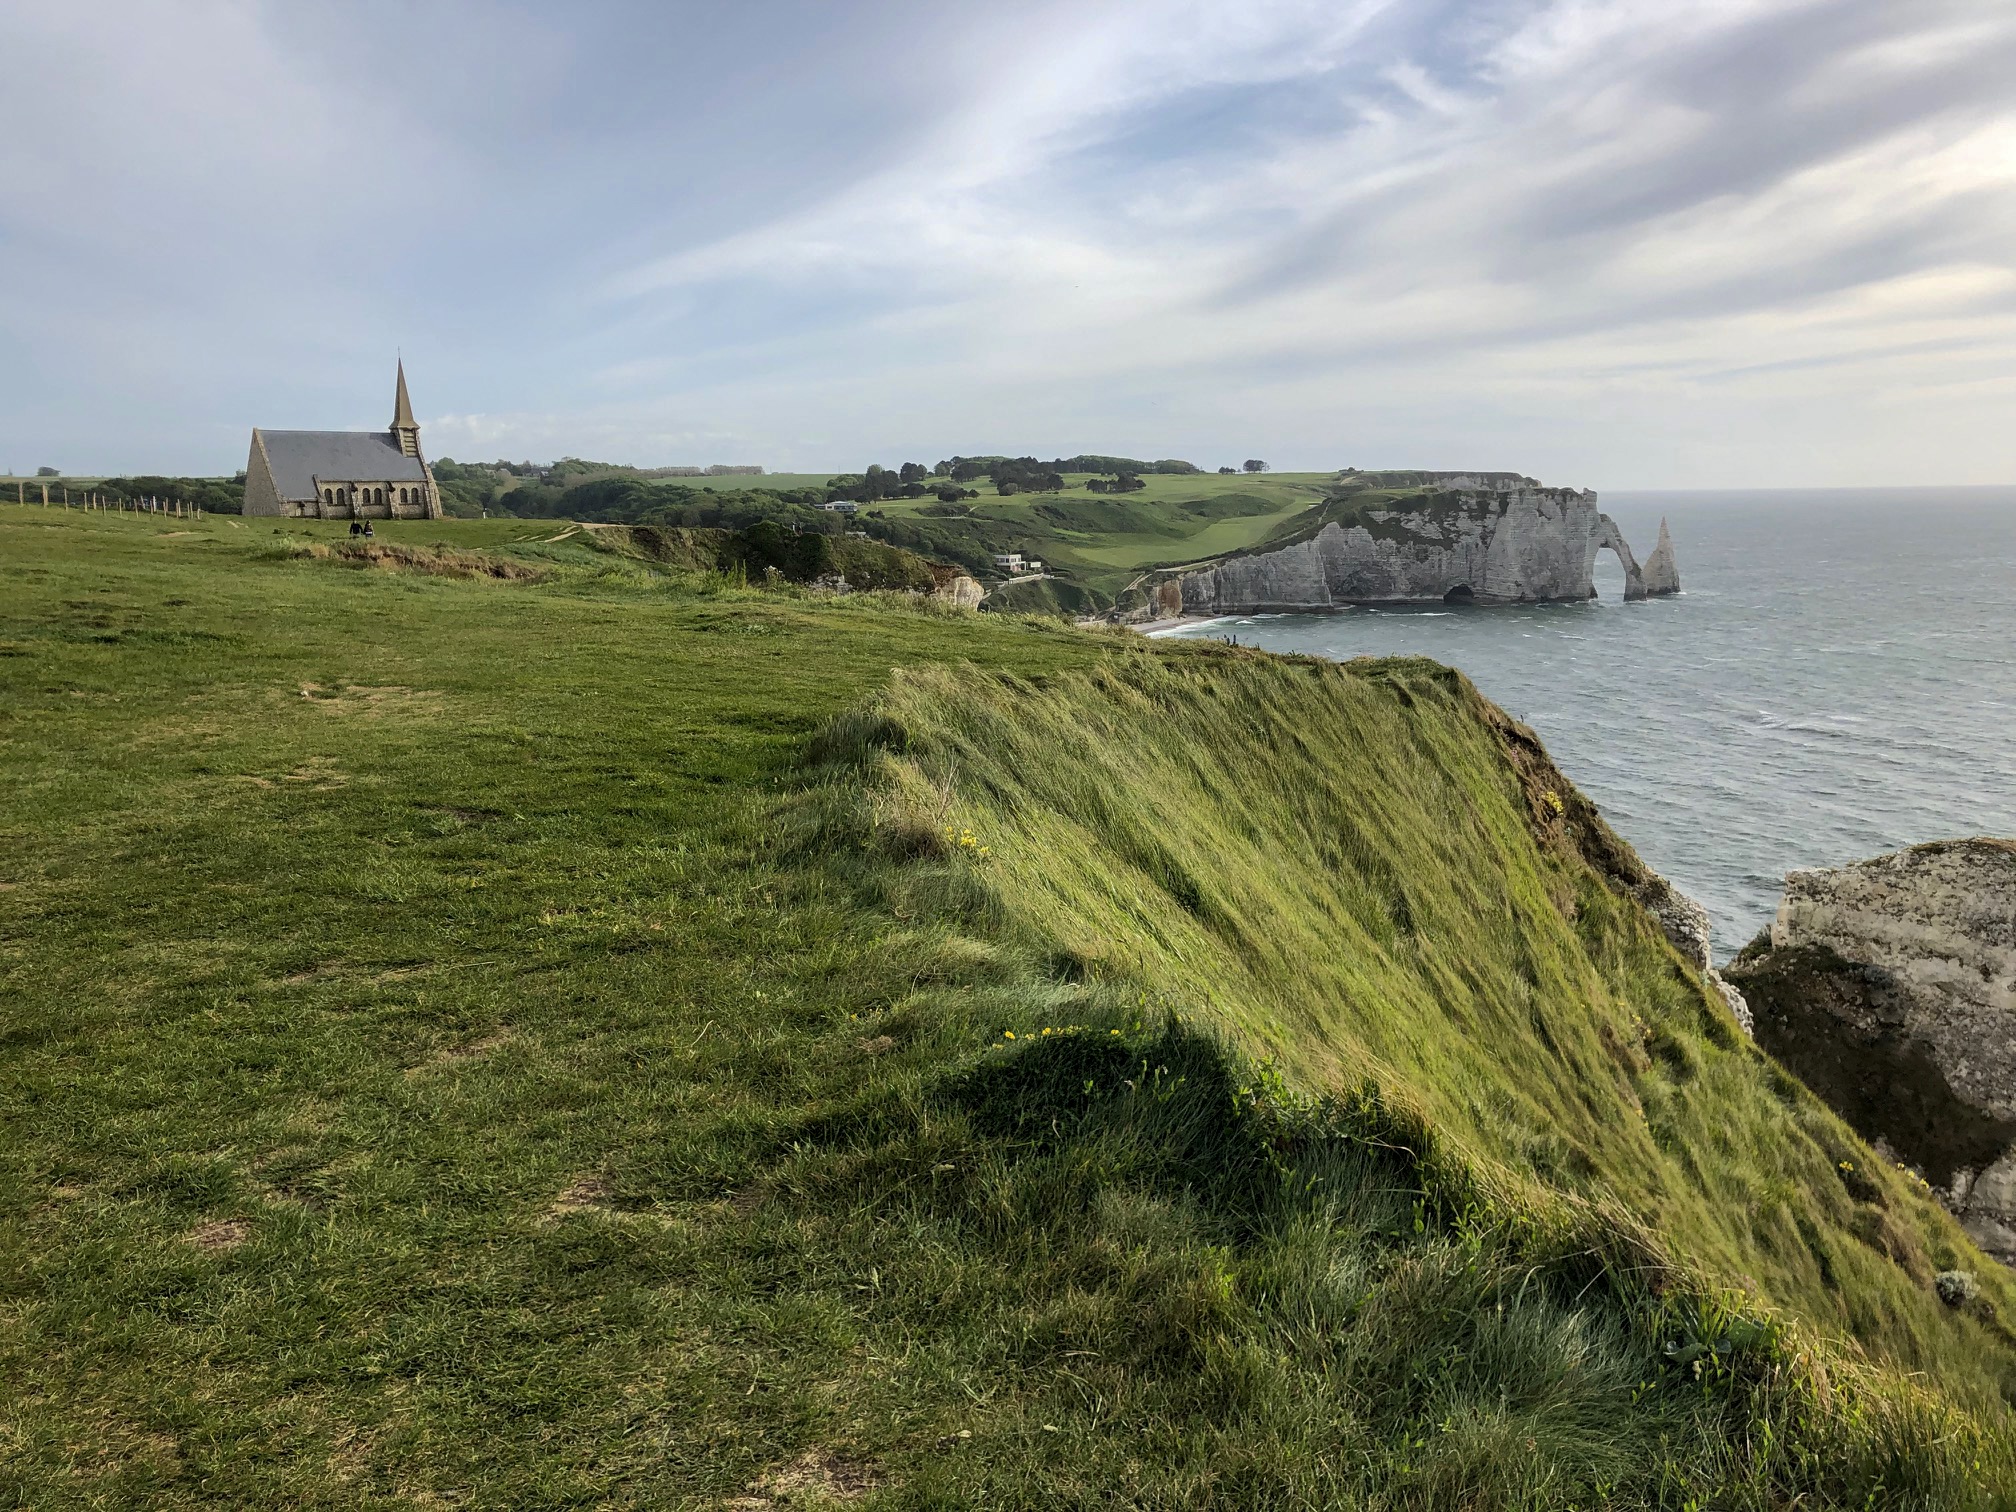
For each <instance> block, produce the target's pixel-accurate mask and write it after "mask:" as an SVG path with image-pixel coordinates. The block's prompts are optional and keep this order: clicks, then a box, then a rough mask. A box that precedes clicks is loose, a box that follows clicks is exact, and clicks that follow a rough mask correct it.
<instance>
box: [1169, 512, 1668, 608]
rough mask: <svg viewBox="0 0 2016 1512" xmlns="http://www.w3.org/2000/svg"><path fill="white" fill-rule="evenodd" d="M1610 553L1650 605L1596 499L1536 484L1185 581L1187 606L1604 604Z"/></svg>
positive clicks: (1320, 534) (1376, 515) (1326, 532)
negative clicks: (1599, 561)
mask: <svg viewBox="0 0 2016 1512" xmlns="http://www.w3.org/2000/svg"><path fill="white" fill-rule="evenodd" d="M1605 547H1608V548H1609V549H1610V550H1612V551H1614V552H1616V553H1617V556H1618V558H1619V560H1620V561H1622V563H1623V564H1624V578H1625V590H1624V596H1625V597H1626V598H1627V599H1641V598H1644V597H1645V596H1646V594H1647V591H1648V590H1647V586H1646V583H1645V581H1644V578H1643V575H1642V574H1641V573H1640V571H1639V567H1638V562H1637V559H1636V558H1635V557H1634V556H1633V555H1632V554H1631V548H1630V546H1629V545H1627V544H1626V543H1625V540H1624V537H1623V535H1622V534H1620V533H1619V531H1618V529H1617V526H1616V525H1615V523H1614V522H1612V520H1611V519H1610V517H1609V516H1608V515H1606V514H1603V513H1601V512H1600V511H1599V510H1598V509H1597V508H1596V495H1595V494H1594V493H1591V492H1584V491H1581V490H1577V489H1572V488H1539V487H1529V486H1525V482H1524V481H1522V483H1521V484H1520V485H1519V486H1512V487H1505V488H1498V489H1477V490H1460V489H1459V490H1454V491H1450V492H1444V493H1440V494H1434V495H1430V496H1428V497H1426V498H1424V499H1422V500H1419V501H1409V503H1407V504H1404V505H1396V506H1395V507H1393V508H1391V509H1379V508H1368V509H1364V510H1362V511H1358V512H1356V513H1354V514H1351V515H1349V516H1348V518H1346V519H1333V520H1331V521H1329V522H1328V523H1326V524H1325V525H1324V526H1323V527H1322V528H1321V529H1320V530H1318V531H1317V532H1316V533H1315V534H1314V535H1312V536H1311V537H1310V538H1309V539H1307V540H1304V541H1298V542H1296V543H1294V544H1293V545H1288V546H1283V547H1279V548H1277V549H1275V550H1273V551H1263V552H1256V553H1254V554H1252V555H1250V556H1241V557H1230V558H1227V559H1226V560H1224V561H1221V562H1217V563H1215V564H1213V565H1212V566H1210V567H1208V568H1204V569H1202V570H1200V571H1196V572H1192V573H1188V574H1186V575H1185V576H1183V578H1182V579H1181V580H1180V581H1181V592H1182V603H1183V610H1184V612H1185V613H1189V614H1232V613H1250V612H1254V611H1265V610H1307V609H1330V608H1336V607H1339V606H1342V605H1346V604H1395V603H1411V604H1418V603H1436V602H1442V601H1448V602H1458V603H1479V604H1513V603H1532V602H1537V601H1543V600H1557V599H1588V598H1594V597H1595V596H1596V589H1595V583H1594V580H1593V576H1592V571H1593V568H1594V566H1595V561H1596V553H1597V552H1598V551H1600V550H1602V549H1603V548H1605ZM1669 558H1670V551H1669ZM1674 581H1675V583H1676V585H1677V581H1678V578H1677V574H1676V575H1675V577H1674Z"/></svg>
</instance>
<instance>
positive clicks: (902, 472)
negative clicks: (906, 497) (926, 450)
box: [896, 462, 931, 483]
mask: <svg viewBox="0 0 2016 1512" xmlns="http://www.w3.org/2000/svg"><path fill="white" fill-rule="evenodd" d="M896 476H897V478H898V479H899V480H900V481H902V482H905V483H922V482H923V481H924V480H925V479H926V478H928V477H930V476H931V472H930V469H928V468H927V467H925V465H924V464H923V463H922V462H905V463H904V464H903V465H902V466H901V467H900V468H898V469H897V471H896Z"/></svg>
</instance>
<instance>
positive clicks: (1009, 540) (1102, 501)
mask: <svg viewBox="0 0 2016 1512" xmlns="http://www.w3.org/2000/svg"><path fill="white" fill-rule="evenodd" d="M1089 476H1090V475H1089V474H1085V475H1080V474H1069V475H1067V477H1066V482H1067V483H1069V484H1070V485H1071V486H1070V487H1069V488H1068V489H1066V490H1065V491H1064V492H1063V493H1061V494H1016V495H1013V496H1011V497H1009V498H1005V499H1004V498H1001V497H999V496H997V495H996V494H995V493H994V492H993V490H992V488H991V487H990V486H988V485H986V484H985V483H984V482H983V483H982V484H980V485H978V486H979V488H980V497H979V498H977V499H973V500H970V501H969V503H970V505H971V508H972V510H973V513H974V515H975V516H976V517H978V518H979V519H980V520H981V521H984V522H986V523H985V525H984V526H982V527H981V529H982V530H983V531H984V532H985V533H986V534H987V537H988V539H989V540H990V541H994V540H996V538H997V537H998V542H999V544H1000V545H1001V546H1002V548H1003V549H1010V548H1012V549H1026V550H1029V551H1033V552H1035V553H1036V554H1037V555H1039V556H1041V557H1042V558H1043V559H1044V560H1045V561H1048V562H1054V563H1055V564H1056V565H1058V566H1060V567H1064V568H1066V569H1068V570H1069V571H1070V572H1071V573H1072V575H1073V577H1074V578H1076V579H1077V580H1078V581H1080V582H1082V583H1085V584H1086V585H1087V586H1089V587H1091V588H1093V589H1095V590H1097V591H1098V592H1100V593H1102V594H1104V595H1106V596H1108V597H1109V598H1110V597H1111V596H1112V595H1113V594H1115V593H1117V592H1118V591H1119V590H1120V589H1121V588H1122V587H1123V586H1125V584H1126V583H1127V582H1128V580H1129V579H1131V578H1132V577H1133V576H1134V575H1135V574H1136V573H1137V572H1139V571H1141V570H1143V569H1145V568H1149V567H1156V566H1164V565H1170V564H1175V563H1181V562H1194V561H1197V560H1198V559H1199V558H1201V557H1206V556H1215V555H1217V554H1219V553H1222V552H1226V551H1232V550H1236V549H1238V548H1241V547H1246V546H1251V545H1254V544H1255V543H1257V542H1259V541H1261V540H1263V539H1265V538H1266V537H1267V536H1268V535H1269V534H1270V533H1271V532H1273V531H1275V530H1277V529H1279V528H1280V527H1281V526H1282V525H1284V524H1285V523H1286V522H1288V521H1289V520H1292V519H1293V518H1294V517H1295V516H1296V515H1298V514H1300V513H1301V512H1303V511H1304V510H1306V509H1308V508H1309V507H1310V506H1311V505H1312V504H1313V503H1315V502H1316V501H1318V500H1319V499H1321V498H1322V496H1323V485H1324V484H1325V483H1326V482H1327V481H1328V480H1329V478H1330V474H1328V473H1265V474H1260V475H1257V476H1250V477H1249V476H1245V475H1241V476H1238V477H1222V476H1219V475H1217V474H1215V473H1198V474H1194V475H1174V474H1154V475H1151V476H1148V477H1145V478H1143V479H1142V482H1143V483H1144V484H1146V485H1147V486H1146V487H1144V488H1143V489H1142V490H1141V491H1140V492H1138V493H1131V494H1119V495H1107V494H1092V493H1087V492H1085V490H1084V485H1085V483H1086V481H1087V479H1088V477H1089ZM934 502H936V501H935V500H933V499H930V498H925V499H893V500H888V501H885V502H884V503H882V504H878V505H876V506H875V507H876V508H878V509H882V510H884V511H885V512H887V513H888V514H889V515H890V516H891V517H892V518H902V517H908V516H913V515H916V514H917V512H918V511H919V510H921V509H923V508H925V507H927V506H929V505H931V504H933V503H934ZM1058 514H1061V515H1063V516H1064V518H1062V519H1059V518H1056V516H1057V515H1058ZM1130 516H1131V517H1132V518H1130Z"/></svg>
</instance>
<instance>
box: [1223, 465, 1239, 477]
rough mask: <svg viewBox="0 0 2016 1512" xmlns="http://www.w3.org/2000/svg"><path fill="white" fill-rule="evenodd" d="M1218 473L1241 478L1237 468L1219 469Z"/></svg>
mask: <svg viewBox="0 0 2016 1512" xmlns="http://www.w3.org/2000/svg"><path fill="white" fill-rule="evenodd" d="M1218 471H1219V472H1221V473H1223V474H1225V475H1226V476H1227V477H1233V478H1236V477H1238V476H1239V469H1238V468H1236V467H1221V468H1219V469H1218Z"/></svg>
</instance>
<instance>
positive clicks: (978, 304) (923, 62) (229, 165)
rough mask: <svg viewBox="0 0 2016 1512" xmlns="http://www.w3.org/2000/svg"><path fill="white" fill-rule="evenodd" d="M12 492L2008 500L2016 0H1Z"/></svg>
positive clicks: (6, 405)
mask: <svg viewBox="0 0 2016 1512" xmlns="http://www.w3.org/2000/svg"><path fill="white" fill-rule="evenodd" d="M0 57H4V58H6V59H7V60H8V61H9V64H10V67H9V69H8V85H7V90H6V95H5V98H4V104H0V342H4V351H5V354H6V359H5V361H0V470H7V469H12V470H16V471H21V470H28V469H31V468H33V467H35V466H38V465H51V466H57V467H60V468H62V469H64V470H65V471H67V472H71V473H77V474H89V473H103V472H137V471H149V472H168V473H204V474H215V473H226V472H231V471H235V470H237V469H239V468H242V467H243V466H244V465H245V460H244V459H245V453H246V449H247V442H248V437H249V433H250V429H251V427H252V426H254V425H262V426H268V427H272V428H277V429H289V428H301V429H314V428H342V429H349V428H359V429H362V428H376V427H382V426H383V425H384V424H386V422H387V421H389V419H390V416H391V399H392V369H393V362H394V358H395V355H397V354H402V353H403V356H404V359H405V362H406V368H407V373H408V377H409V380H410V382H411V386H412V392H413V400H414V405H415V409H416V411H417V412H418V415H419V418H420V421H421V424H422V427H423V428H422V439H423V443H424V445H425V446H426V448H427V450H428V452H429V454H430V455H432V456H435V457H440V456H453V457H456V458H459V459H462V460H465V461H466V460H471V459H475V458H492V457H499V456H503V457H510V458H531V459H536V460H547V459H550V458H554V457H558V456H563V455H574V456H582V457H588V458H593V459H596V460H603V461H614V462H627V463H634V464H637V465H641V466H658V465H667V464H701V465H705V464H708V463H716V462H727V463H757V464H761V465H763V466H765V467H767V468H769V469H770V470H772V471H814V472H825V471H837V470H855V469H858V468H860V467H862V466H865V465H866V464H868V463H869V462H881V463H883V464H884V465H887V466H894V465H896V464H897V463H899V462H902V461H906V460H916V461H923V462H927V463H928V462H934V461H936V460H938V459H940V458H943V457H948V456H951V455H954V454H956V453H966V454H975V453H992V452H1007V453H1013V454H1020V453H1036V454H1039V455H1042V456H1046V457H1047V456H1052V455H1069V454H1071V453H1074V452H1080V451H1097V452H1105V453H1117V454H1121V455H1128V456H1136V457H1142V458H1149V459H1153V458H1161V457H1183V458H1187V459H1189V460H1192V461H1195V462H1197V463H1199V464H1200V465H1203V466H1205V467H1215V466H1219V465H1223V464H1227V463H1230V464H1234V465H1236V464H1238V463H1239V462H1241V461H1243V460H1244V459H1246V458H1249V457H1258V458H1263V459H1265V460H1267V461H1269V462H1270V463H1272V464H1273V465H1274V466H1275V467H1276V468H1280V469H1296V470H1310V469H1323V468H1336V467H1342V466H1356V467H1365V468H1373V467H1431V468H1465V469H1467V468H1479V469H1502V470H1511V471H1519V472H1525V473H1530V474H1533V475H1535V476H1538V477H1540V478H1542V479H1543V480H1545V481H1547V482H1550V483H1554V484H1560V485H1574V486H1580V487H1595V488H1599V489H1600V488H1606V487H1607V488H1627V489H1638V488H1661V487H1673V488H1717V487H1747V486H1842V485H1851V484H1897V483H1907V482H1912V483H1952V484H1965V483H2008V482H2012V481H2016V84H2012V82H2011V81H2012V80H2016V4H2011V3H2010V0H1689V3H1687V4H1675V3H1673V0H1311V3H1304V0H1219V3H1200V0H1069V3H1053V0H984V3H969V4H959V5H946V4H943V3H940V0H929V3H927V0H850V3H840V4H836V3H833V0H737V3H735V4H732V5H727V4H721V3H719V0H710V3H702V4H693V3H685V0H639V3H617V0H570V3H567V4H564V5H563V4H559V3H547V4H539V5H532V4H512V3H508V0H483V3H480V4H478V3H457V0H396V3H394V0H341V3H324V0H284V3H262V0H181V3H178V4H176V5H173V6H164V5H160V4H157V3H153V0H94V3H92V4H90V5H79V4H77V3H76V0H0Z"/></svg>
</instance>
